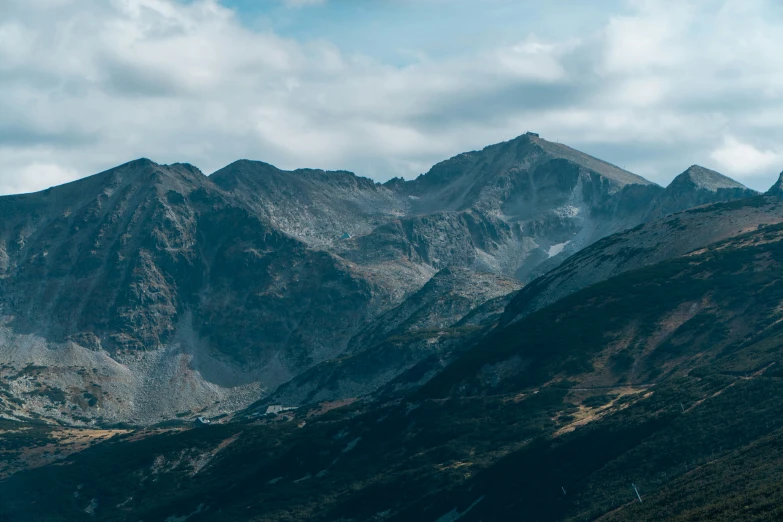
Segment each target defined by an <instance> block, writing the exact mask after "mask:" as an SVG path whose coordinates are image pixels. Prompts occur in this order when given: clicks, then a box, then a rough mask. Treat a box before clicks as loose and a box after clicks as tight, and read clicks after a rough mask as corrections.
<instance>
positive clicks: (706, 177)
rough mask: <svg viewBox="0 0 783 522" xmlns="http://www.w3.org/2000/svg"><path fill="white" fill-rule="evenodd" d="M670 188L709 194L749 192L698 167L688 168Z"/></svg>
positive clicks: (741, 186)
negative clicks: (725, 191)
mask: <svg viewBox="0 0 783 522" xmlns="http://www.w3.org/2000/svg"><path fill="white" fill-rule="evenodd" d="M670 187H672V189H677V190H683V189H686V190H687V189H694V188H695V189H704V190H709V191H710V192H717V191H718V190H719V189H741V190H749V189H748V187H746V186H745V185H743V184H742V183H739V182H738V181H735V180H733V179H731V178H730V177H728V176H724V175H723V174H720V173H718V172H715V171H714V170H710V169H707V168H704V167H701V166H699V165H693V166H691V167H689V168H688V170H686V171H685V172H683V173H682V174H680V175H678V176H677V177H676V178H674V180H673V181H672V182H671V185H670Z"/></svg>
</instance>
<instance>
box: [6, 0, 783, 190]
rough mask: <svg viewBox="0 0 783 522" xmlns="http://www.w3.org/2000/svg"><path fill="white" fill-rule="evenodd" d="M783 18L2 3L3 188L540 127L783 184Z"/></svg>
mask: <svg viewBox="0 0 783 522" xmlns="http://www.w3.org/2000/svg"><path fill="white" fill-rule="evenodd" d="M598 5H600V8H599V7H596V6H598ZM781 26H783V2H780V1H779V0H677V1H674V0H602V1H601V2H584V1H582V0H547V1H542V0H536V1H529V0H480V1H478V0H0V193H5V194H7V193H18V192H26V191H32V190H37V189H42V188H46V187H48V186H51V185H55V184H59V183H63V182H66V181H70V180H73V179H76V178H79V177H83V176H86V175H89V174H93V173H95V172H99V171H101V170H105V169H107V168H110V167H112V166H115V165H118V164H120V163H124V162H125V161H128V160H131V159H134V158H137V157H142V156H143V157H149V158H151V159H153V160H155V161H157V162H160V163H173V162H177V161H183V162H189V163H192V164H194V165H196V166H198V167H200V168H201V169H202V170H203V171H204V172H206V173H211V172H213V171H214V170H217V169H218V168H220V167H222V166H224V165H226V164H228V163H230V162H231V161H233V160H236V159H239V158H249V159H258V160H263V161H266V162H269V163H273V164H275V165H277V166H279V167H282V168H297V167H319V168H328V169H338V168H340V169H348V170H352V171H354V172H356V173H358V174H361V175H365V176H368V177H372V178H374V179H377V180H379V181H384V180H386V179H388V178H390V177H394V176H403V177H406V178H411V177H415V176H416V175H418V174H420V173H421V172H424V171H426V170H427V169H428V168H429V167H430V166H431V165H432V164H433V163H435V162H437V161H439V160H442V159H445V158H447V157H450V156H452V155H454V154H457V153H459V152H463V151H466V150H474V149H479V148H482V147H484V146H485V145H488V144H491V143H495V142H499V141H504V140H507V139H510V138H513V137H515V136H517V135H519V134H522V133H524V132H526V131H528V130H531V131H535V132H539V133H541V136H542V137H544V138H546V139H549V140H552V141H555V140H557V141H561V142H565V143H567V144H569V145H571V146H573V147H576V148H578V149H581V150H584V151H586V152H588V153H591V154H593V155H596V156H599V157H601V158H602V159H606V160H608V161H610V162H612V163H615V164H617V165H620V166H622V167H625V168H626V169H628V170H631V171H634V172H637V173H639V174H641V175H644V176H646V177H648V178H649V179H652V180H654V181H656V182H658V183H661V184H664V185H665V184H667V183H668V182H669V181H670V180H671V179H672V177H674V176H675V175H676V174H678V173H679V172H681V171H683V170H684V169H685V168H687V167H688V166H690V165H691V164H700V165H704V166H706V167H710V168H713V169H716V170H719V171H721V172H723V173H725V174H728V175H730V176H732V177H734V178H736V179H738V180H740V181H742V182H744V183H745V184H747V185H749V186H751V187H753V188H756V189H766V188H768V187H769V186H770V185H772V183H773V182H774V180H775V179H776V178H777V174H778V173H779V172H780V171H781V170H783V52H781V49H783V31H781V30H780V28H781Z"/></svg>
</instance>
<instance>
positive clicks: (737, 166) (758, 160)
mask: <svg viewBox="0 0 783 522" xmlns="http://www.w3.org/2000/svg"><path fill="white" fill-rule="evenodd" d="M711 156H712V159H713V160H715V161H716V162H717V163H718V165H719V166H720V167H721V168H722V169H723V170H724V171H725V172H726V173H727V174H731V175H733V176H737V177H749V176H757V175H759V174H764V173H766V172H771V171H774V169H776V168H779V167H780V166H781V165H783V154H781V153H779V152H775V151H772V150H759V149H757V148H756V147H754V146H753V145H751V144H749V143H742V142H740V141H739V140H737V139H736V138H734V137H733V136H727V137H726V138H725V141H724V143H723V145H722V146H721V147H719V148H717V149H715V150H714V151H713V152H712V155H711Z"/></svg>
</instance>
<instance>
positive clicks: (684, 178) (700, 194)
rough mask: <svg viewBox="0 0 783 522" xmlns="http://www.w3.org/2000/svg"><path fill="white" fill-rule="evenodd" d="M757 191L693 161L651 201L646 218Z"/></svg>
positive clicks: (748, 195)
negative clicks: (692, 164) (651, 204)
mask: <svg viewBox="0 0 783 522" xmlns="http://www.w3.org/2000/svg"><path fill="white" fill-rule="evenodd" d="M756 195H758V192H756V191H755V190H752V189H749V188H748V187H746V186H744V185H743V184H741V183H738V182H736V181H734V180H733V179H731V178H728V177H726V176H724V175H722V174H719V173H717V172H715V171H712V170H709V169H705V168H704V167H699V166H698V165H694V166H692V167H690V168H689V169H688V170H686V171H685V172H683V173H682V174H680V175H679V176H677V177H676V178H674V180H673V181H672V182H671V183H670V184H669V186H668V187H666V190H665V191H664V192H663V193H661V194H660V196H659V197H658V198H657V200H656V201H655V202H654V203H653V208H652V210H651V212H650V215H649V219H657V218H659V217H663V216H667V215H669V214H673V213H675V212H679V211H681V210H684V209H687V208H693V207H698V206H700V205H706V204H709V203H718V202H721V201H732V200H735V199H742V198H749V197H753V196H756Z"/></svg>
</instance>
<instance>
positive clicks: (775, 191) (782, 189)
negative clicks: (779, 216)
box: [766, 172, 783, 197]
mask: <svg viewBox="0 0 783 522" xmlns="http://www.w3.org/2000/svg"><path fill="white" fill-rule="evenodd" d="M766 194H767V195H768V196H777V197H783V172H781V173H780V177H779V178H778V181H777V182H776V183H775V184H774V185H772V187H771V188H770V189H769V190H768V191H767V193H766Z"/></svg>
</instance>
